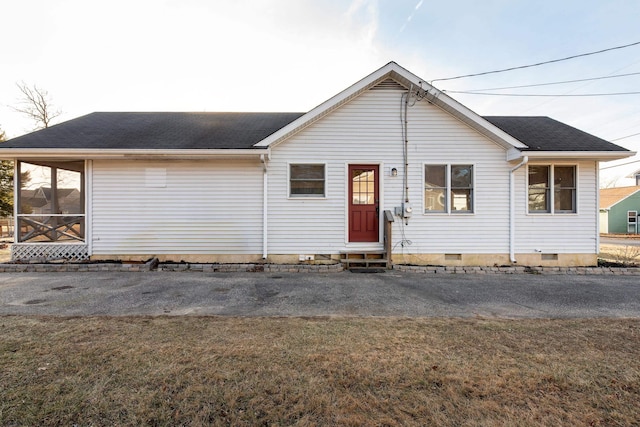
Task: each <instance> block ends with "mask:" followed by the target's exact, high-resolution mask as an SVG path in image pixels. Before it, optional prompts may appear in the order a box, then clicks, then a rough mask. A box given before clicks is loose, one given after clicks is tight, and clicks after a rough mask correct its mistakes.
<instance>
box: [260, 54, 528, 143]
mask: <svg viewBox="0 0 640 427" xmlns="http://www.w3.org/2000/svg"><path fill="white" fill-rule="evenodd" d="M387 78H392V79H395V80H397V81H398V82H399V83H400V84H402V85H404V86H405V87H411V85H413V87H414V88H415V89H416V90H422V91H424V92H426V93H427V96H426V99H427V101H429V102H431V103H432V104H434V105H436V106H438V107H440V108H441V109H443V110H444V111H446V112H448V113H449V114H451V115H453V116H454V117H456V118H458V119H459V120H461V121H462V122H464V123H466V124H467V125H469V126H470V127H471V128H473V129H475V130H477V131H478V132H480V133H481V134H483V135H485V136H487V137H488V138H489V139H491V140H493V141H495V142H496V143H497V144H499V145H501V146H502V147H504V148H505V149H510V148H514V147H515V148H528V147H527V146H526V145H525V144H523V143H522V142H520V141H518V140H517V139H515V138H514V137H512V136H511V135H509V134H507V133H506V132H504V131H503V130H501V129H499V128H498V127H496V126H494V125H493V124H491V123H489V122H488V121H487V120H485V119H484V118H482V117H481V116H480V115H478V114H476V113H475V112H473V111H472V110H470V109H468V108H467V107H465V106H464V105H462V104H460V103H459V102H458V101H456V100H454V99H453V98H451V97H449V96H448V95H446V94H444V93H443V92H441V91H440V90H438V89H436V88H435V87H433V86H431V85H430V84H428V83H427V81H426V80H424V79H421V78H419V77H418V76H416V75H415V74H413V73H411V72H410V71H408V70H406V69H404V68H402V67H401V66H399V65H398V64H396V63H395V62H390V63H388V64H387V65H385V66H384V67H382V68H380V69H379V70H377V71H374V72H373V73H371V74H369V75H368V76H367V77H365V78H363V79H362V80H360V81H358V82H357V83H355V84H353V85H351V86H350V87H348V88H347V89H345V90H343V91H342V92H340V93H338V94H337V95H335V96H333V97H332V98H330V99H329V100H327V101H325V102H323V103H322V104H320V105H318V106H317V107H315V108H314V109H313V110H311V111H309V112H308V113H306V114H304V115H303V116H301V117H299V118H298V119H297V120H294V121H293V122H291V123H289V124H288V125H287V126H285V127H283V128H282V129H280V130H279V131H277V132H275V133H273V134H272V135H270V136H268V137H267V138H265V139H263V140H262V141H260V142H258V143H257V144H255V145H254V147H269V146H275V145H277V144H279V143H280V142H282V141H283V140H284V139H286V138H287V137H288V136H290V135H292V134H293V133H295V132H297V131H299V130H301V129H302V128H304V127H306V126H309V125H310V124H311V123H313V122H315V121H316V120H318V119H320V118H321V117H323V116H325V115H327V114H329V113H330V112H331V111H333V110H335V109H336V108H338V107H340V106H341V105H343V104H345V103H346V102H348V101H350V100H351V99H353V98H354V97H356V96H358V95H359V94H361V93H362V92H364V91H365V90H367V89H369V88H371V87H373V86H375V85H376V84H378V83H379V82H381V81H383V80H384V79H387Z"/></svg>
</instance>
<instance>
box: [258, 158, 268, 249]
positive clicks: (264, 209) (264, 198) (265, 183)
mask: <svg viewBox="0 0 640 427" xmlns="http://www.w3.org/2000/svg"><path fill="white" fill-rule="evenodd" d="M260 162H261V163H262V259H267V236H268V233H267V225H268V211H269V210H268V205H267V203H268V201H269V197H268V194H267V190H268V188H269V185H268V184H269V175H268V174H267V159H266V158H265V155H264V154H260Z"/></svg>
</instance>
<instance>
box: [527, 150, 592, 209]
mask: <svg viewBox="0 0 640 427" xmlns="http://www.w3.org/2000/svg"><path fill="white" fill-rule="evenodd" d="M530 166H549V185H550V187H549V210H550V212H531V211H529V167H530ZM556 166H571V167H573V168H574V171H575V177H574V178H575V184H576V187H575V188H576V209H575V212H567V211H560V212H556V211H555V208H554V204H555V183H554V180H555V176H554V173H555V167H556ZM579 167H580V166H579V165H578V164H577V163H544V162H540V163H538V162H536V163H529V164H527V174H526V177H525V179H526V185H525V188H526V193H527V194H526V197H525V198H524V202H525V212H526V213H527V215H533V216H554V215H560V216H572V215H573V216H575V215H578V214H579V206H580V179H579V177H580V169H579Z"/></svg>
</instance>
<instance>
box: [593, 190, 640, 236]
mask: <svg viewBox="0 0 640 427" xmlns="http://www.w3.org/2000/svg"><path fill="white" fill-rule="evenodd" d="M638 213H640V185H636V186H632V187H614V188H602V189H600V233H611V234H638V233H640V224H638V221H639V220H640V218H638Z"/></svg>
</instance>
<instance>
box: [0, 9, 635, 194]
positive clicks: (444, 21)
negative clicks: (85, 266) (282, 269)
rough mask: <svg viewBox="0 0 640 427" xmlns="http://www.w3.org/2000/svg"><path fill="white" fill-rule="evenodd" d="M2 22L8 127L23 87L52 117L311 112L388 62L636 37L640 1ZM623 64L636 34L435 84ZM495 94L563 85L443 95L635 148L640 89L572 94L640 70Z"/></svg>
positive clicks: (443, 64) (472, 63)
mask: <svg viewBox="0 0 640 427" xmlns="http://www.w3.org/2000/svg"><path fill="white" fill-rule="evenodd" d="M0 17H1V18H0V19H1V22H2V26H1V28H2V30H3V36H2V38H1V39H0V129H2V130H4V131H5V132H6V134H7V136H8V137H16V136H19V135H22V134H24V133H27V132H30V131H31V130H32V129H33V126H34V125H33V123H32V122H31V121H29V120H28V119H27V118H26V117H25V116H24V115H23V114H20V113H18V112H16V111H14V110H13V108H12V107H15V106H16V105H18V103H19V99H20V92H19V90H18V88H17V85H16V84H17V83H21V82H24V83H26V84H27V85H30V86H32V85H36V86H37V87H39V88H41V89H44V90H46V91H47V92H48V94H49V96H50V99H51V102H52V105H53V106H54V107H55V108H57V109H59V110H60V111H61V112H62V114H61V115H60V116H59V117H58V118H57V119H56V121H54V123H56V122H61V121H64V120H69V119H72V118H75V117H78V116H81V115H84V114H88V113H91V112H94V111H265V112H266V111H287V112H305V111H309V110H311V109H312V108H314V107H315V106H317V105H318V104H320V103H322V102H324V101H325V100H327V99H329V98H330V97H332V96H333V95H335V94H337V93H338V92H340V91H342V90H344V89H346V88H347V87H349V86H350V85H352V84H353V83H355V82H356V81H358V80H360V79H361V78H363V77H365V76H366V75H368V74H370V73H371V72H373V71H375V70H376V69H378V68H380V67H382V66H383V65H385V64H386V63H388V62H389V61H395V62H397V63H398V64H399V65H401V66H403V67H404V68H406V69H408V70H409V71H411V72H412V73H414V74H416V75H418V76H419V77H421V78H423V79H425V80H426V81H431V80H435V79H442V78H448V77H455V76H459V75H466V74H473V73H481V72H486V71H492V70H499V69H504V68H510V67H516V66H521V65H528V64H533V63H538V62H545V61H550V60H554V59H559V58H565V57H568V56H573V55H578V54H582V53H587V52H594V51H598V50H602V49H607V48H611V47H615V46H622V45H626V44H631V43H634V42H639V41H640V24H639V23H640V1H637V0H483V1H477V0H447V1H443V0H439V1H434V0H306V1H305V0H110V1H104V0H92V1H87V0H20V1H3V2H2V5H1V6H0ZM630 73H640V45H636V46H632V47H628V48H624V49H617V50H612V51H609V52H604V53H601V54H597V55H591V56H585V57H581V58H576V59H573V60H568V61H562V62H557V63H553V64H548V65H544V66H539V67H531V68H526V69H522V70H516V71H511V72H505V73H496V74H490V75H486V76H481V77H472V78H463V79H456V80H445V81H435V82H434V83H433V85H434V86H435V87H436V88H438V89H440V90H447V91H454V90H462V91H466V90H478V89H485V88H495V87H505V86H518V85H528V84H538V83H548V82H558V81H566V80H575V79H587V78H593V77H604V76H612V75H618V74H630ZM496 92H497V93H520V94H554V95H556V94H559V95H564V96H556V97H510V96H487V95H471V94H456V93H449V95H450V96H452V97H453V98H454V99H456V100H458V101H459V102H461V103H462V104H464V105H465V106H467V107H468V108H470V109H472V110H473V111H475V112H476V113H478V114H480V115H524V116H549V117H552V118H554V119H557V120H560V121H562V122H565V123H567V124H569V125H571V126H575V127H577V128H579V129H582V130H584V131H586V132H589V133H592V134H594V135H596V136H599V137H601V138H604V139H607V140H609V141H611V140H614V139H615V140H616V141H614V142H615V143H617V144H619V145H621V146H623V147H625V148H628V149H630V150H632V151H638V152H640V95H638V94H636V95H619V96H597V97H571V96H567V95H575V94H592V93H617V92H640V74H639V75H632V76H626V77H617V78H609V79H601V80H596V81H588V82H580V83H572V84H563V85H552V86H543V87H533V88H521V89H510V90H502V91H496ZM636 133H638V134H639V135H634V136H629V135H633V134H636ZM627 136H629V137H627ZM624 137H627V138H624ZM618 138H622V139H618ZM632 161H635V163H631V164H628V165H622V166H616V167H611V166H615V165H617V164H621V163H628V162H632ZM601 166H602V168H603V169H602V172H601V185H617V186H620V185H630V184H633V182H632V181H631V180H629V179H625V178H624V177H625V176H627V175H629V174H630V173H632V172H633V171H635V170H638V169H640V155H638V156H636V157H634V158H631V159H625V160H623V161H617V162H608V163H603V164H602V165H601ZM605 168H606V169H605Z"/></svg>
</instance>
